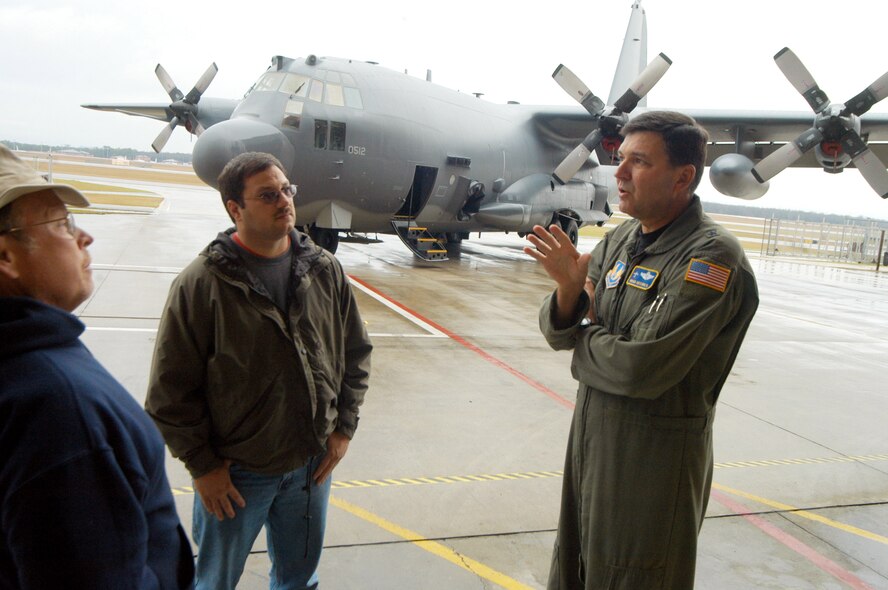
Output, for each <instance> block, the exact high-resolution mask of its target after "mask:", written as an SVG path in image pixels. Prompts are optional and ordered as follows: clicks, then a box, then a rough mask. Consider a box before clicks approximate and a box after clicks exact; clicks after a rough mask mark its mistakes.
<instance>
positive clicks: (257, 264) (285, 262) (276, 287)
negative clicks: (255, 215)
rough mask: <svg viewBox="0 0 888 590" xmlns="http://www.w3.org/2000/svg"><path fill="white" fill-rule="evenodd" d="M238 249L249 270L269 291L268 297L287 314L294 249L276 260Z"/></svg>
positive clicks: (288, 249) (289, 249)
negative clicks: (288, 289) (288, 288)
mask: <svg viewBox="0 0 888 590" xmlns="http://www.w3.org/2000/svg"><path fill="white" fill-rule="evenodd" d="M238 247H239V248H240V253H241V256H242V257H243V259H244V264H245V265H246V267H247V270H249V271H250V272H251V273H253V274H254V275H255V276H256V278H258V279H259V282H260V283H262V285H263V286H264V287H265V289H266V290H267V291H268V295H269V296H270V297H271V300H272V301H274V304H275V305H277V306H278V308H279V309H280V310H281V311H283V312H284V313H286V312H287V308H288V307H289V304H290V298H289V293H288V291H287V287H288V286H289V284H290V267H291V265H292V260H293V250H292V248H287V251H286V252H284V253H283V254H281V255H280V256H276V257H275V258H266V257H264V256H256V255H255V254H253V253H252V252H250V251H249V250H247V249H246V248H243V247H241V246H240V245H239V246H238Z"/></svg>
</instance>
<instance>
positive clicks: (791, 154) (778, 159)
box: [752, 127, 823, 183]
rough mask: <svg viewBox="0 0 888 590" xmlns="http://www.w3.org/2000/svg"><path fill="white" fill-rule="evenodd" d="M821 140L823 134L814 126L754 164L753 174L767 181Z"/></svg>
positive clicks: (762, 180) (756, 177)
mask: <svg viewBox="0 0 888 590" xmlns="http://www.w3.org/2000/svg"><path fill="white" fill-rule="evenodd" d="M821 141H823V134H822V133H821V132H820V130H819V129H817V128H816V127H812V128H810V129H808V130H807V131H805V132H804V133H802V134H801V135H799V136H798V137H797V138H795V139H794V140H792V141H791V142H789V143H787V144H786V145H784V146H782V147H781V148H780V149H778V150H777V151H776V152H774V153H773V154H771V155H770V156H768V157H767V158H765V159H763V160H762V161H760V162H759V163H758V164H756V165H755V166H753V167H752V175H753V176H754V177H755V179H756V180H758V181H759V182H761V183H764V182H767V181H769V180H771V179H772V178H774V177H775V176H777V173H779V172H781V171H782V170H783V169H784V168H787V167H789V166H791V165H792V163H793V162H795V161H796V160H798V159H799V158H801V157H802V155H803V154H805V153H806V152H808V151H809V150H810V149H811V148H813V147H814V146H815V145H817V144H818V143H820V142H821Z"/></svg>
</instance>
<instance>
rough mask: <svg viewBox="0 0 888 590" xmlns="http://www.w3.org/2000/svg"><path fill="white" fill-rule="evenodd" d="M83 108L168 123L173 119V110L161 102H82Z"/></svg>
mask: <svg viewBox="0 0 888 590" xmlns="http://www.w3.org/2000/svg"><path fill="white" fill-rule="evenodd" d="M80 106H82V107H83V108H85V109H92V110H94V111H107V112H115V113H123V114H124V115H132V116H134V117H148V118H149V119H157V120H158V121H164V122H166V123H169V122H170V121H172V120H173V111H171V110H170V109H169V108H168V107H167V105H166V104H163V103H130V104H120V103H118V104H82V105H80Z"/></svg>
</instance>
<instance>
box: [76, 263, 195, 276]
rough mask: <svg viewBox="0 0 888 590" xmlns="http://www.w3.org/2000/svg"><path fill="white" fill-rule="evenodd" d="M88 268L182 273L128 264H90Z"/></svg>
mask: <svg viewBox="0 0 888 590" xmlns="http://www.w3.org/2000/svg"><path fill="white" fill-rule="evenodd" d="M90 267H91V268H92V269H93V270H121V271H131V272H151V273H162V274H176V275H177V274H179V273H180V272H182V269H181V268H177V267H173V266H135V265H130V264H98V263H95V262H94V263H92V264H90Z"/></svg>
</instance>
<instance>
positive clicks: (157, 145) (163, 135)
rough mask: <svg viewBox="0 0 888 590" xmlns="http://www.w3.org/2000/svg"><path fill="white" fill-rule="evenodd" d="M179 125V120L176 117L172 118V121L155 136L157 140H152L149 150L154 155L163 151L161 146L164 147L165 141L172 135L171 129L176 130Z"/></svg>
mask: <svg viewBox="0 0 888 590" xmlns="http://www.w3.org/2000/svg"><path fill="white" fill-rule="evenodd" d="M178 124H179V119H178V118H177V117H173V120H172V121H170V122H169V124H168V125H167V126H166V127H164V128H163V129H161V131H160V133H159V134H158V135H157V138H156V139H155V140H154V143H152V144H151V148H152V149H153V150H154V152H155V153H158V154H159V153H160V150H162V149H163V146H165V145H166V143H167V141H169V139H170V135H172V134H173V129H175V128H176V125H178Z"/></svg>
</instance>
